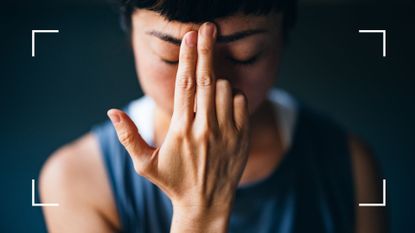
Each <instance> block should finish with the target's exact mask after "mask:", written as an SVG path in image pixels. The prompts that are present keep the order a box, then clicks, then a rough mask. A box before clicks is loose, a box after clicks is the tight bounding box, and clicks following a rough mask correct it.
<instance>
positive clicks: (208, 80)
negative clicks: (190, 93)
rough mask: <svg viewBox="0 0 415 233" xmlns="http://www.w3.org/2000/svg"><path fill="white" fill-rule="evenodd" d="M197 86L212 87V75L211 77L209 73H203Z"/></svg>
mask: <svg viewBox="0 0 415 233" xmlns="http://www.w3.org/2000/svg"><path fill="white" fill-rule="evenodd" d="M197 85H198V86H202V87H203V86H210V85H212V75H210V74H209V73H207V72H203V73H202V74H201V75H199V77H198V78H197Z"/></svg>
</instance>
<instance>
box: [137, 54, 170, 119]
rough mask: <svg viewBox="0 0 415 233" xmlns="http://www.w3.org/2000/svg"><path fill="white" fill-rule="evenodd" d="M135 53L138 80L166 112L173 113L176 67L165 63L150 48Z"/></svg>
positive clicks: (147, 93) (146, 92)
mask: <svg viewBox="0 0 415 233" xmlns="http://www.w3.org/2000/svg"><path fill="white" fill-rule="evenodd" d="M137 50H139V48H137ZM134 53H135V65H136V69H137V73H138V80H139V82H140V85H141V88H142V89H143V91H144V93H145V94H146V95H148V96H150V97H151V98H153V99H154V101H155V102H156V104H157V105H158V106H159V107H161V108H162V109H163V110H164V111H165V112H167V113H169V114H171V113H172V111H173V95H174V83H175V76H176V71H177V70H176V68H175V67H174V66H168V65H165V64H163V63H162V61H160V59H159V58H158V57H156V56H155V55H154V54H153V53H151V52H150V51H148V50H145V49H141V50H140V51H139V52H138V51H134Z"/></svg>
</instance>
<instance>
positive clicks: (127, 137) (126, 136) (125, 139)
mask: <svg viewBox="0 0 415 233" xmlns="http://www.w3.org/2000/svg"><path fill="white" fill-rule="evenodd" d="M118 138H119V139H120V142H121V144H123V145H124V146H125V147H131V145H133V143H134V135H133V134H132V133H130V132H128V131H126V130H124V131H122V132H120V133H119V135H118Z"/></svg>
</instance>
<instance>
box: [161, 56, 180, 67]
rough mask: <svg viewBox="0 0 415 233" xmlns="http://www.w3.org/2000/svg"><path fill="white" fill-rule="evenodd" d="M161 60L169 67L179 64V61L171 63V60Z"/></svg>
mask: <svg viewBox="0 0 415 233" xmlns="http://www.w3.org/2000/svg"><path fill="white" fill-rule="evenodd" d="M160 59H161V61H162V62H164V63H166V64H168V65H172V66H173V65H177V64H179V60H177V61H171V60H167V59H164V58H160Z"/></svg>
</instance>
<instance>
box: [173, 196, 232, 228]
mask: <svg viewBox="0 0 415 233" xmlns="http://www.w3.org/2000/svg"><path fill="white" fill-rule="evenodd" d="M231 210H232V203H229V204H226V205H213V206H182V205H174V204H173V219H172V229H171V230H172V231H171V232H192V233H194V232H203V233H210V232H215V233H221V232H223V233H225V232H227V228H228V222H229V217H230V214H231Z"/></svg>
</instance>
